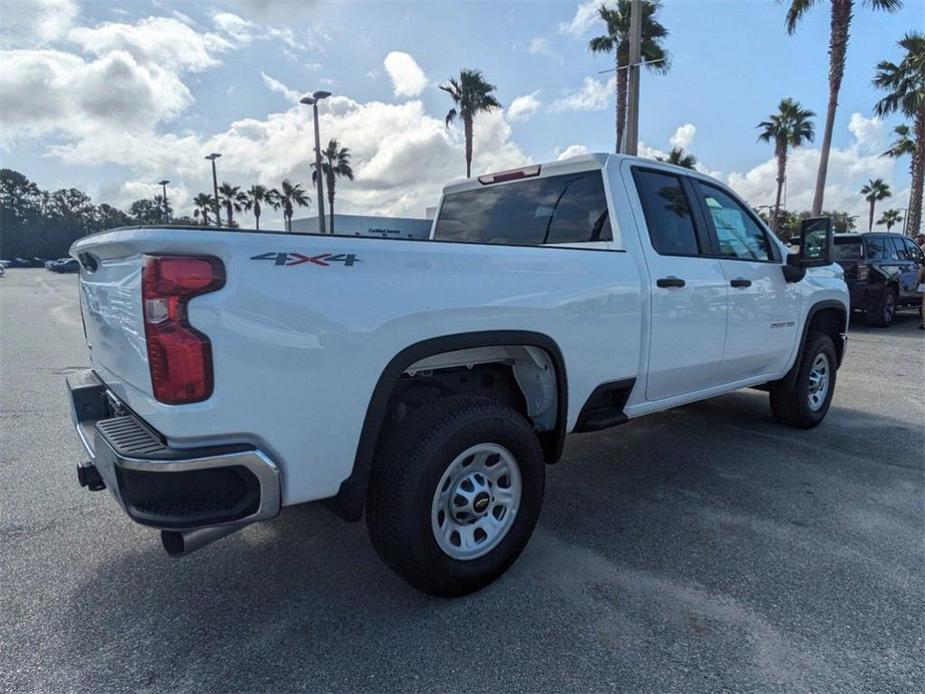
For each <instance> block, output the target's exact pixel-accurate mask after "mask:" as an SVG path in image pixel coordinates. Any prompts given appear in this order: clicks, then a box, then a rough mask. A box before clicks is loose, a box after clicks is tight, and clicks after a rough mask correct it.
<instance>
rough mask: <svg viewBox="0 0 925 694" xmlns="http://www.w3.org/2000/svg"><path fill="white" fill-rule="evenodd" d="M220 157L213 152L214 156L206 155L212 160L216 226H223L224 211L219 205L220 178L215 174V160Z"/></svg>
mask: <svg viewBox="0 0 925 694" xmlns="http://www.w3.org/2000/svg"><path fill="white" fill-rule="evenodd" d="M220 156H222V155H221V154H219V153H218V152H212V154H208V155H206V159H211V160H212V194H213V195H214V196H215V200H214V202H215V226H221V225H222V209H221V207H220V206H219V204H218V176H217V175H216V173H215V160H216V159H218V158H219V157H220Z"/></svg>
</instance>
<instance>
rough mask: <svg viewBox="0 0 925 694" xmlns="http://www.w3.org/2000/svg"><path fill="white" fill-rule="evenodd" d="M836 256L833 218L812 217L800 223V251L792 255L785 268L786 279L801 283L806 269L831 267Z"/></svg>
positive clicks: (788, 258) (789, 256)
mask: <svg viewBox="0 0 925 694" xmlns="http://www.w3.org/2000/svg"><path fill="white" fill-rule="evenodd" d="M834 255H835V230H834V225H833V224H832V218H831V217H810V218H809V219H804V220H803V221H802V222H800V250H799V252H798V253H790V254H789V255H788V256H787V263H786V265H784V266H783V271H784V279H785V280H787V281H788V282H799V281H800V280H802V279H803V278H804V277H805V276H806V268H808V267H822V266H825V265H831V263H832V258H833V257H834Z"/></svg>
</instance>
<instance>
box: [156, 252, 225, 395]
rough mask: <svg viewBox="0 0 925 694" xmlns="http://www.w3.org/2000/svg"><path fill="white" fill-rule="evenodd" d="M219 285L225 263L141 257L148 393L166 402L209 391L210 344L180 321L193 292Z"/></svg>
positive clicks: (208, 258)
mask: <svg viewBox="0 0 925 694" xmlns="http://www.w3.org/2000/svg"><path fill="white" fill-rule="evenodd" d="M224 284H225V266H224V265H222V261H221V260H219V259H218V258H213V257H211V256H174V255H146V256H145V257H144V266H143V269H142V272H141V298H142V305H143V307H144V320H145V338H146V341H147V344H148V364H149V365H150V367H151V385H152V386H153V387H154V397H155V398H157V400H159V401H160V402H163V403H165V404H167V405H183V404H186V403H190V402H199V401H200V400H205V399H207V398H208V397H209V396H210V395H212V345H211V344H210V343H209V338H207V337H206V336H205V335H203V334H202V333H201V332H199V331H198V330H196V329H195V328H193V327H192V326H191V325H190V324H189V322H188V321H187V319H186V305H187V304H188V303H189V300H190V299H192V298H193V297H194V296H199V295H200V294H206V293H208V292H214V291H215V290H216V289H220V288H221V287H222V286H224Z"/></svg>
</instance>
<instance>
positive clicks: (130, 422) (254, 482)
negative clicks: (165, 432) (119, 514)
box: [67, 369, 281, 530]
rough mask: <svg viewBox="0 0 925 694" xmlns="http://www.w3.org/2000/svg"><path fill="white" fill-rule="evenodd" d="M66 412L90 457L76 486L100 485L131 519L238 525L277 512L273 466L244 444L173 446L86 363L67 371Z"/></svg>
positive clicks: (175, 526)
mask: <svg viewBox="0 0 925 694" xmlns="http://www.w3.org/2000/svg"><path fill="white" fill-rule="evenodd" d="M67 385H68V390H69V393H70V401H71V415H72V418H73V420H74V426H75V428H76V430H77V435H78V436H79V437H80V440H81V442H82V443H83V445H84V448H85V449H86V450H87V453H88V454H89V456H90V459H89V460H87V461H85V462H82V463H80V464H79V465H78V479H79V480H80V483H81V484H82V485H83V486H88V487H90V488H91V489H102V488H103V486H102V485H103V484H105V486H106V487H108V488H109V490H110V492H112V494H113V496H115V498H116V500H117V501H118V502H119V504H120V505H121V506H122V508H123V509H124V510H125V512H126V513H127V514H128V515H129V516H130V517H131V518H132V519H133V520H135V521H137V522H139V523H142V524H143V525H148V526H152V527H155V528H161V529H164V530H192V529H197V528H208V527H215V526H225V525H234V526H236V527H241V526H244V525H247V524H249V523H253V522H255V521H261V520H266V519H268V518H272V517H273V516H275V515H276V514H277V513H278V512H279V508H280V499H281V487H280V476H279V469H278V468H277V466H276V465H275V464H274V463H273V462H272V461H271V460H270V459H269V458H268V457H267V456H266V455H265V454H264V453H263V452H261V451H259V450H257V449H256V448H254V447H253V446H249V445H232V446H210V447H203V448H194V449H178V448H172V447H170V446H168V445H167V444H166V442H165V440H164V437H163V436H161V435H160V434H159V433H158V432H157V431H155V430H154V429H153V428H152V427H150V426H149V425H148V424H147V423H146V422H144V421H143V420H142V419H141V418H140V417H138V416H137V415H135V414H134V413H133V412H131V411H130V410H129V409H128V408H127V407H125V406H124V405H123V404H122V403H121V402H119V400H118V399H117V398H116V397H115V396H114V395H113V394H112V393H111V392H110V391H109V390H108V389H107V388H106V385H105V384H104V383H103V382H102V381H101V380H100V379H99V377H98V376H97V375H96V373H95V372H94V371H93V370H92V369H86V370H83V371H80V372H77V373H74V374H71V375H70V376H68V379H67Z"/></svg>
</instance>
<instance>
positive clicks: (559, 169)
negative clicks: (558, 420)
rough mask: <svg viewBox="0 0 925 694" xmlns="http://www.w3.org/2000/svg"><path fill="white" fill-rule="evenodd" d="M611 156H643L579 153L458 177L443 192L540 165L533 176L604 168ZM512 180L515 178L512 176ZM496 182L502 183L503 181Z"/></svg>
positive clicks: (482, 183)
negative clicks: (508, 168)
mask: <svg viewBox="0 0 925 694" xmlns="http://www.w3.org/2000/svg"><path fill="white" fill-rule="evenodd" d="M610 158H614V159H618V158H619V159H625V158H630V159H640V158H641V157H628V155H625V154H608V153H606V152H595V153H588V154H579V155H577V156H574V157H569V158H568V159H562V160H560V161H550V162H544V163H539V164H526V165H524V166H522V167H520V168H517V169H510V170H509V171H496V172H489V173H485V174H482V175H481V176H474V177H472V178H457V179H454V180H452V181H450V182H449V183H447V184H446V185H444V186H443V193H444V195H445V194H447V193H458V192H461V191H464V190H474V189H477V188H482V187H483V186H485V185H487V184H490V183H493V181H490V180H485V179H486V178H487V177H491V176H504V175H505V174H513V173H516V172H519V171H522V170H528V169H534V168H535V167H537V166H539V167H540V171H539V174H531V176H539V177H540V178H544V177H546V176H555V175H557V174H565V173H572V172H575V171H590V170H593V169H603V168H604V167H605V166H606V165H607V161H608V160H609V159H610ZM646 161H649V160H646ZM480 179H481V180H480ZM511 180H514V179H513V178H512V179H511ZM494 182H497V183H501V182H502V181H494Z"/></svg>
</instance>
